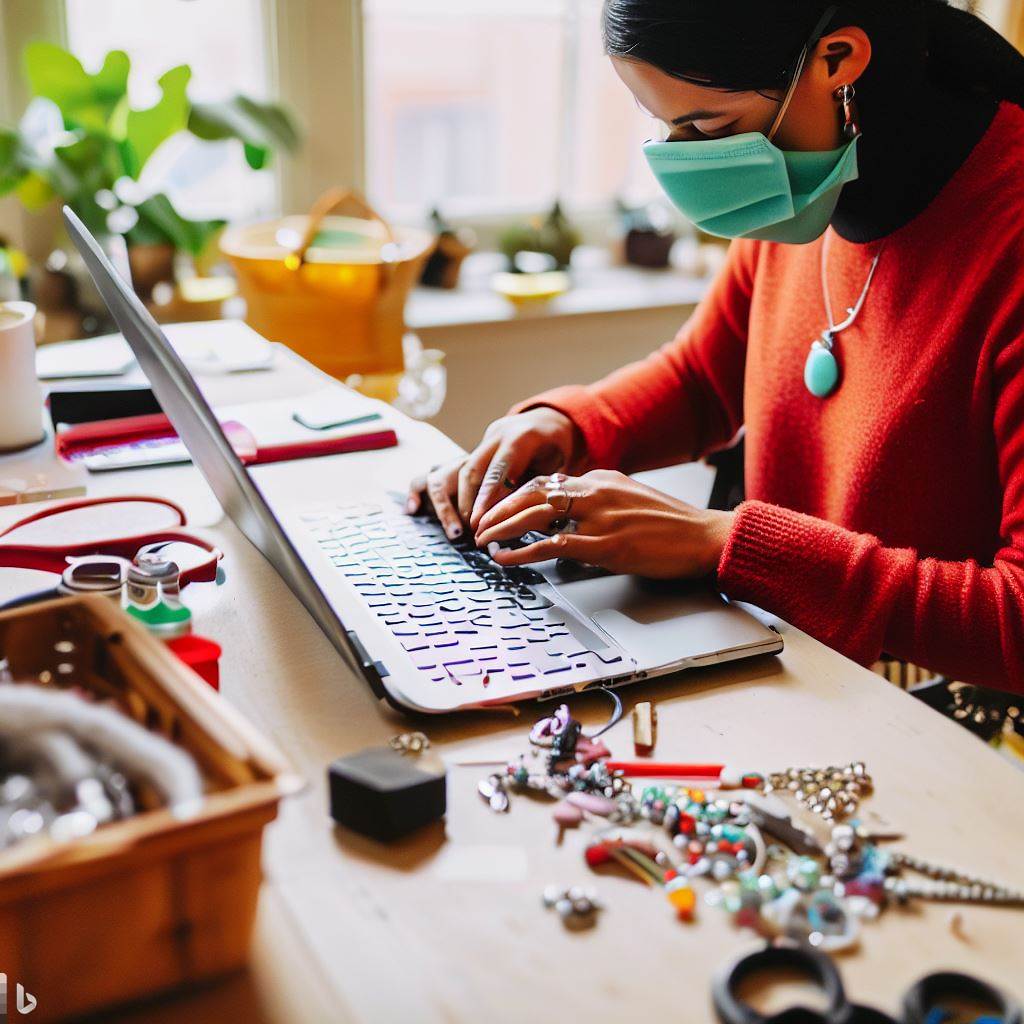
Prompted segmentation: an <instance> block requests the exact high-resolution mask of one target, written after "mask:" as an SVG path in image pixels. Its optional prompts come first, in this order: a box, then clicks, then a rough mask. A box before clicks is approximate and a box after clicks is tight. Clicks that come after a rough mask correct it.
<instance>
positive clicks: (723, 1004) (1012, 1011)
mask: <svg viewBox="0 0 1024 1024" xmlns="http://www.w3.org/2000/svg"><path fill="white" fill-rule="evenodd" d="M780 972H786V973H787V974H788V973H790V972H795V973H797V974H800V975H801V976H803V977H804V978H806V979H807V980H809V981H810V982H812V983H813V984H815V985H817V987H818V988H819V989H820V990H821V992H822V993H823V994H824V995H825V997H826V999H827V1001H828V1006H827V1008H826V1009H825V1010H824V1011H821V1010H813V1009H809V1008H808V1007H806V1006H793V1007H789V1008H788V1009H786V1010H783V1011H781V1012H780V1013H776V1014H773V1015H772V1016H767V1017H766V1016H764V1015H763V1014H761V1013H758V1012H757V1011H756V1010H754V1009H753V1008H752V1007H751V1006H749V1005H748V1004H746V1003H744V1002H742V1001H741V1000H740V998H739V996H738V995H737V991H738V989H739V986H740V985H741V984H742V983H743V982H744V981H745V980H746V979H748V978H750V977H752V976H754V975H762V976H765V977H767V976H770V975H771V974H773V973H780ZM712 999H713V1001H714V1005H715V1011H716V1012H717V1014H718V1019H719V1020H720V1021H721V1022H722V1024H1024V1019H1022V1016H1021V1007H1020V1004H1019V1003H1017V1002H1016V1001H1015V1000H1014V999H1013V998H1012V997H1011V996H1009V995H1007V994H1005V993H1003V992H1000V991H999V990H998V989H997V988H995V987H994V986H992V985H989V984H988V983H987V982H984V981H981V980H980V979H979V978H974V977H972V976H971V975H969V974H959V973H956V972H952V971H946V972H940V973H937V974H929V975H928V976H926V977H924V978H922V979H921V980H920V981H919V982H917V984H916V985H914V986H913V987H912V988H911V989H910V991H909V992H907V994H906V995H905V996H904V997H903V1011H902V1016H901V1017H900V1018H899V1019H898V1020H897V1019H896V1018H894V1017H890V1016H889V1015H888V1014H885V1013H882V1012H881V1011H880V1010H875V1009H872V1008H871V1007H868V1006H861V1005H859V1004H856V1003H851V1002H850V1001H849V1000H848V999H847V997H846V992H845V990H844V989H843V981H842V978H841V977H840V975H839V971H838V969H837V968H836V966H835V964H834V963H833V962H832V960H831V959H830V958H829V957H828V956H827V955H826V954H824V953H822V952H820V951H819V950H815V949H808V948H806V947H802V946H795V945H783V944H781V943H775V944H771V945H768V946H766V947H764V948H763V949H760V950H758V951H756V952H754V953H750V954H747V955H745V956H742V957H740V958H739V959H738V960H735V961H733V962H731V963H729V964H727V965H726V967H725V968H724V969H723V970H722V971H721V972H719V974H718V975H717V976H716V977H715V980H714V982H713V985H712ZM951 999H959V1000H964V999H967V1000H971V1001H973V1002H975V1003H977V1004H980V1005H983V1006H985V1007H986V1008H987V1010H986V1012H985V1013H984V1014H983V1015H982V1016H980V1017H963V1016H956V1015H955V1014H953V1013H951V1012H949V1011H948V1010H946V1009H944V1008H943V1004H944V1003H945V1002H946V1001H947V1000H951Z"/></svg>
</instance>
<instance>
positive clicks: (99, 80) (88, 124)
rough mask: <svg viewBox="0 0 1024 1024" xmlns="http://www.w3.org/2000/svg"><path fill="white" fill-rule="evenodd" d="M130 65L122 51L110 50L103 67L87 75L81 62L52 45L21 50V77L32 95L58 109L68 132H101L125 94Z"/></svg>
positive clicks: (30, 45) (35, 44)
mask: <svg viewBox="0 0 1024 1024" xmlns="http://www.w3.org/2000/svg"><path fill="white" fill-rule="evenodd" d="M130 67H131V63H130V61H129V60H128V55H127V54H126V53H125V52H124V51H122V50H111V51H110V53H108V54H107V56H106V58H105V59H104V61H103V67H102V68H100V70H99V71H98V72H96V74H95V75H90V74H89V73H88V72H87V71H86V70H85V68H83V67H82V63H81V61H79V60H78V58H77V57H75V56H74V55H73V54H71V53H68V51H67V50H64V49H62V48H61V47H59V46H55V45H54V44H53V43H44V42H34V43H29V44H28V46H26V47H25V73H26V75H27V76H28V81H29V85H31V87H32V91H33V92H34V93H35V94H36V95H38V96H43V97H45V98H46V99H48V100H52V101H53V102H54V103H56V104H57V106H58V107H60V111H61V114H62V115H63V117H64V123H65V126H66V127H68V128H75V127H81V128H85V129H87V130H88V131H93V132H105V131H106V128H107V121H108V119H109V118H110V115H111V113H112V112H113V110H114V108H115V107H116V106H117V104H118V102H119V101H120V100H121V98H122V97H123V96H125V95H126V93H127V91H128V71H129V69H130Z"/></svg>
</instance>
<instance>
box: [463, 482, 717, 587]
mask: <svg viewBox="0 0 1024 1024" xmlns="http://www.w3.org/2000/svg"><path fill="white" fill-rule="evenodd" d="M560 520H561V521H562V522H564V521H565V520H568V521H569V524H570V525H569V529H567V530H565V532H557V533H554V534H553V536H550V537H547V538H545V539H544V540H541V541H538V542H537V543H535V544H530V545H527V546H526V547H523V548H519V549H516V550H509V549H497V550H494V551H493V552H492V557H493V558H494V560H495V561H496V562H498V563H499V564H501V565H522V564H523V563H525V562H540V561H543V560H544V559H547V558H572V559H576V560H577V561H580V562H586V563H588V564H590V565H597V566H600V567H601V568H603V569H609V570H611V571H612V572H616V573H635V574H636V575H638V576H648V577H651V578H657V579H677V578H680V577H693V576H707V575H709V574H710V573H712V572H714V571H715V569H716V568H717V567H718V563H719V561H720V559H721V557H722V550H723V548H724V547H725V542H726V539H727V538H728V536H729V531H730V530H731V529H732V521H733V513H732V512H715V511H707V510H701V509H697V508H694V507H693V506H692V505H687V504H686V502H684V501H679V500H677V499H676V498H672V497H670V496H669V495H667V494H663V493H662V492H661V491H656V490H655V489H654V488H653V487H647V486H646V485H645V484H641V483H638V482H637V481H636V480H632V479H630V478H629V477H628V476H624V475H623V474H622V473H616V472H612V471H610V470H594V471H593V472H591V473H586V474H585V475H584V476H580V477H564V476H561V475H556V476H554V477H548V476H541V477H538V478H537V479H536V480H533V481H531V482H530V483H528V484H527V485H526V486H525V487H523V488H522V489H521V490H519V491H517V492H516V493H515V494H510V495H508V497H506V498H503V499H502V500H501V501H500V502H498V504H497V505H495V506H494V507H493V508H492V509H491V510H490V511H489V512H488V513H487V514H486V515H484V516H483V517H482V518H481V520H480V523H479V526H478V528H477V532H476V541H477V544H478V545H480V547H484V546H486V545H489V544H491V543H493V542H494V541H499V540H511V539H512V538H515V537H521V536H522V535H523V534H524V533H527V532H529V531H530V530H537V531H539V532H542V533H543V532H549V531H551V530H552V524H554V527H555V529H557V528H558V526H559V521H560Z"/></svg>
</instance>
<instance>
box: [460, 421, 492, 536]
mask: <svg viewBox="0 0 1024 1024" xmlns="http://www.w3.org/2000/svg"><path fill="white" fill-rule="evenodd" d="M497 448H498V442H497V441H496V440H495V441H487V440H486V439H485V440H484V441H482V442H481V443H480V444H479V445H477V447H476V448H475V449H474V450H473V451H472V452H471V453H470V454H469V457H468V458H467V459H466V461H465V462H464V463H463V464H462V468H461V469H460V470H459V483H458V493H459V499H458V500H459V515H460V516H461V517H462V521H463V522H464V523H467V524H468V523H470V522H471V516H472V513H473V507H474V503H475V502H476V499H477V495H478V494H479V492H480V486H481V484H483V483H484V481H485V479H486V477H487V467H488V466H489V465H490V463H491V460H492V458H493V456H494V453H495V451H496V450H497Z"/></svg>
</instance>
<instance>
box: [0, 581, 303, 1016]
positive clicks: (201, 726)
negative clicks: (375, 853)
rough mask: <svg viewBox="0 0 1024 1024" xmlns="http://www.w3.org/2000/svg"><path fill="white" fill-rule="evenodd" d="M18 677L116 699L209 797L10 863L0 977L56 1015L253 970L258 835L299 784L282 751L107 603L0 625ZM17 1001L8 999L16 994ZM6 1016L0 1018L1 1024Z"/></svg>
mask: <svg viewBox="0 0 1024 1024" xmlns="http://www.w3.org/2000/svg"><path fill="white" fill-rule="evenodd" d="M0 655H2V656H4V657H6V658H7V660H8V663H9V665H10V669H11V672H12V674H13V677H14V679H16V680H24V681H26V682H30V681H35V682H37V683H38V684H40V685H44V686H58V687H62V688H64V687H78V688H81V689H84V690H88V691H90V692H92V693H95V694H96V695H97V696H99V697H101V698H106V699H109V700H113V701H115V702H116V703H117V704H118V706H120V707H121V708H122V710H124V711H125V712H126V713H127V714H129V715H130V716H131V717H132V718H134V719H135V720H136V721H138V722H141V723H143V724H145V725H146V726H147V727H148V728H150V729H151V730H152V731H154V732H157V733H160V734H161V735H163V736H165V737H167V738H168V739H171V740H173V741H174V742H175V743H177V744H179V745H180V746H181V747H183V748H184V749H186V750H188V751H189V752H190V753H191V754H192V756H193V757H194V758H195V759H196V762H197V764H198V766H199V768H200V771H201V773H202V774H203V777H204V780H205V782H206V787H207V795H206V798H205V799H204V800H203V802H202V805H201V807H200V808H199V810H198V811H197V812H196V813H195V814H193V815H192V816H190V817H188V818H186V819H178V818H176V817H175V816H173V815H172V814H171V813H170V812H169V811H167V810H165V809H160V808H154V809H150V810H144V811H143V812H142V813H140V814H138V815H136V816H135V817H133V818H130V819H128V820H126V821H123V822H117V823H114V824H110V825H106V826H104V827H102V828H100V829H98V830H97V831H96V832H95V833H94V834H93V835H91V836H89V837H87V838H85V839H78V840H75V841H73V842H71V843H65V844H57V843H54V842H53V841H51V840H50V839H48V838H40V839H37V840H28V841H26V842H23V843H20V844H18V845H17V846H14V847H12V848H10V849H9V850H6V851H3V852H0V971H2V972H4V973H6V975H7V981H8V987H9V989H10V990H11V991H12V993H13V991H14V988H15V985H16V984H18V983H20V984H22V985H23V986H24V987H25V989H26V990H27V991H29V992H31V993H32V994H33V995H34V996H35V997H36V999H37V1001H38V1006H37V1009H36V1010H35V1012H34V1013H33V1017H32V1019H33V1020H35V1021H51V1020H61V1019H63V1018H65V1017H69V1016H73V1015H78V1014H81V1013H84V1012H87V1011H94V1010H97V1009H99V1008H101V1007H105V1006H109V1005H111V1004H114V1003H119V1002H123V1001H127V1000H133V999H138V998H140V997H143V996H148V995H150V994H152V993H155V992H159V991H162V990H166V989H170V988H173V987H175V986H179V985H183V984H187V983H192V982H195V981H198V980H200V979H203V978H209V977H211V976H214V975H218V974H222V973H224V972H227V971H230V970H232V969H234V968H237V967H239V966H241V965H242V964H244V962H245V961H246V959H247V954H248V947H249V941H250V935H251V931H252V925H253V920H254V917H255V912H256V900H257V895H258V893H259V887H260V880H261V868H260V843H261V839H262V833H263V826H264V825H266V824H267V823H268V822H269V821H271V820H273V818H274V817H275V816H276V814H277V804H278V801H279V800H280V799H281V797H282V796H284V795H287V794H289V793H293V792H295V791H297V790H298V789H299V788H301V785H302V783H301V780H300V779H299V778H297V777H296V776H295V775H294V774H293V773H292V771H291V769H290V768H289V766H288V765H287V764H286V763H285V762H284V760H283V759H282V758H281V756H280V755H279V754H278V753H277V752H276V751H275V750H274V749H273V747H271V746H270V745H269V744H268V743H267V742H266V741H264V740H263V739H262V738H261V737H260V736H259V735H258V734H257V733H256V732H255V731H254V730H253V728H252V727H251V726H250V725H249V724H248V723H247V722H246V721H245V720H244V719H243V718H241V717H240V716H239V714H238V713H237V712H236V711H235V710H234V709H233V708H232V707H231V706H230V705H228V704H227V702H226V701H224V700H223V699H222V698H221V697H219V696H218V695H217V694H216V693H214V692H213V691H212V690H211V689H210V688H209V687H208V686H206V684H205V683H203V682H202V681H201V680H199V678H198V677H197V676H195V675H194V674H193V673H192V672H191V670H189V669H188V668H186V667H185V666H184V665H182V664H181V663H180V662H179V661H178V660H177V659H176V658H175V657H174V656H173V655H172V654H171V653H170V652H169V651H168V650H167V649H166V648H165V647H164V646H163V644H161V643H160V642H159V641H158V640H155V639H154V638H153V637H151V636H150V635H149V634H148V633H146V632H145V630H144V629H143V628H142V627H141V626H139V625H138V624H137V623H135V622H133V621H132V620H131V619H130V618H129V617H128V616H127V615H125V613H124V612H122V611H121V609H120V608H118V607H117V606H116V605H115V604H114V603H112V602H110V601H109V600H108V599H106V598H101V597H85V598H68V599H64V600H59V601H51V602H47V603H45V604H40V605H36V606H34V607H29V608H23V609H18V610H16V611H11V612H7V613H5V614H2V615H0ZM12 999H13V995H12ZM4 1009H6V1008H5V1007H0V1015H2V1011H3V1010H4Z"/></svg>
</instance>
